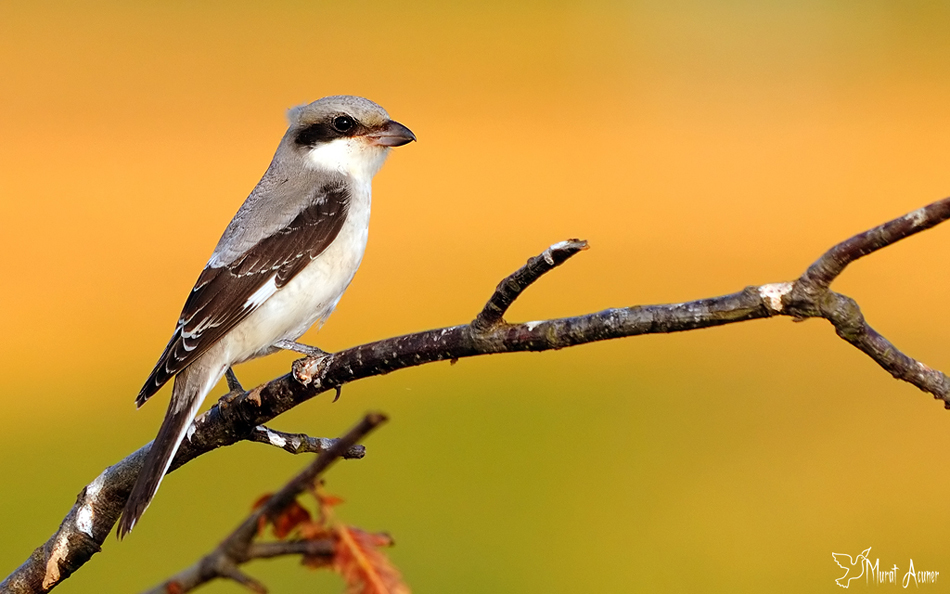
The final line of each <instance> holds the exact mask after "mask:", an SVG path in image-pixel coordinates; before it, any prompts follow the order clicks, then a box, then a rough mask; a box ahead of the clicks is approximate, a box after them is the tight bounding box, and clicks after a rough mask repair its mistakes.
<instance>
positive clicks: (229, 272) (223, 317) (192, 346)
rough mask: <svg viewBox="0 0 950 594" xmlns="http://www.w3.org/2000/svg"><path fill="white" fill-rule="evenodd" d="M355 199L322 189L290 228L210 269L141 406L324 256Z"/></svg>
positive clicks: (184, 313) (197, 287)
mask: <svg viewBox="0 0 950 594" xmlns="http://www.w3.org/2000/svg"><path fill="white" fill-rule="evenodd" d="M349 200H350V196H349V192H347V190H346V188H345V187H344V186H342V185H340V184H334V185H329V186H325V187H323V188H320V190H319V191H318V192H316V193H315V195H314V197H313V199H312V200H311V201H310V205H309V206H307V207H306V208H304V209H303V210H302V211H301V212H300V214H298V215H297V217H296V218H294V219H293V220H292V221H291V222H290V224H289V225H287V226H286V227H284V228H283V229H280V230H279V231H277V232H276V233H274V234H273V235H270V236H268V237H265V238H264V239H262V240H261V241H259V242H258V243H257V244H255V245H254V246H252V247H251V248H250V249H248V250H247V251H246V252H244V253H243V254H242V255H240V256H238V257H237V258H235V259H234V261H232V262H231V263H229V264H227V265H226V266H220V267H215V268H211V267H208V268H205V269H204V270H203V271H202V272H201V276H199V277H198V282H197V283H195V288H194V289H192V290H191V294H190V295H189V296H188V300H187V301H186V302H185V307H184V309H183V310H182V312H181V318H179V320H178V327H177V328H175V332H174V334H172V338H171V340H170V341H169V342H168V346H166V347H165V352H164V353H162V356H161V357H160V358H159V360H158V363H156V364H155V369H153V370H152V373H151V375H149V377H148V380H146V382H145V386H144V387H143V388H142V391H141V392H139V395H138V397H137V398H136V399H135V402H136V404H137V405H138V406H142V404H144V403H145V401H146V400H148V399H149V398H150V397H151V396H152V395H153V394H155V393H156V392H158V390H159V389H161V387H162V386H163V385H165V383H166V382H167V381H168V380H170V379H171V378H172V377H174V376H175V374H177V373H178V372H180V371H181V370H182V369H184V368H185V367H187V366H188V365H189V364H190V363H191V362H192V361H194V360H195V359H197V358H198V357H200V356H201V355H202V354H203V353H204V352H205V351H207V350H208V349H209V348H210V347H211V345H213V344H214V343H215V342H217V341H218V339H219V338H221V337H222V336H224V334H225V333H226V332H228V331H229V330H230V329H231V328H233V327H234V326H235V325H237V323H238V322H240V321H241V320H243V319H244V318H246V317H247V316H248V315H250V313H251V312H253V311H254V310H255V309H257V308H258V307H260V305H261V303H263V302H264V301H266V298H267V297H269V296H270V291H271V290H273V289H278V290H279V289H280V288H281V287H283V286H284V285H286V284H287V283H288V282H290V279H292V278H294V277H295V276H296V275H297V274H298V273H299V272H300V271H301V270H303V269H304V268H305V267H306V266H307V264H309V263H310V262H311V261H312V260H313V259H314V258H316V257H317V256H319V255H320V254H321V253H323V251H324V250H326V249H327V246H329V245H330V243H332V242H333V240H334V239H336V236H337V235H338V234H339V233H340V229H341V228H342V227H343V222H344V221H345V220H346V214H347V211H348V209H349ZM270 283H273V285H270Z"/></svg>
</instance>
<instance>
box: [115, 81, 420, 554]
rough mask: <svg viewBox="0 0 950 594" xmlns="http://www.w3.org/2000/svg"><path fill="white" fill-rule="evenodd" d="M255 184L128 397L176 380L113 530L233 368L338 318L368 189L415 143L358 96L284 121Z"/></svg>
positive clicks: (324, 102) (365, 219)
mask: <svg viewBox="0 0 950 594" xmlns="http://www.w3.org/2000/svg"><path fill="white" fill-rule="evenodd" d="M289 120H290V127H289V128H288V129H287V132H286V134H284V137H283V138H282V139H281V141H280V144H279V145H278V146H277V152H276V153H275V154H274V158H273V160H272V161H271V164H270V166H269V167H268V168H267V171H266V172H265V173H264V177H262V178H261V181H259V182H258V183H257V186H256V187H255V188H254V190H253V191H252V192H251V194H250V196H248V198H247V200H245V201H244V204H243V205H241V208H240V209H239V210H238V212H237V214H235V215H234V218H233V219H232V220H231V223H230V224H229V225H228V226H227V228H226V229H225V230H224V234H223V235H222V236H221V239H220V240H219V241H218V245H217V246H216V247H215V248H214V252H213V253H212V254H211V259H210V260H208V264H207V265H206V266H205V268H204V270H203V271H202V272H201V275H200V276H199V277H198V281H197V282H196V283H195V287H194V289H192V290H191V293H190V294H189V295H188V299H187V300H186V301H185V307H184V309H183V310H182V313H181V317H180V318H179V320H178V325H177V327H176V328H175V332H174V333H173V334H172V337H171V340H170V341H169V342H168V346H166V347H165V352H164V353H162V356H161V357H160V358H159V360H158V363H157V364H156V365H155V369H154V370H153V371H152V373H151V375H149V377H148V380H147V381H146V382H145V386H144V387H143V388H142V391H141V392H140V393H139V395H138V398H136V401H135V402H136V404H137V405H138V406H142V405H143V404H145V401H146V400H148V399H149V398H151V397H152V396H153V395H154V394H155V393H156V392H158V390H159V389H160V388H161V387H162V386H163V385H164V384H165V383H166V382H168V381H169V380H170V379H171V378H173V377H174V378H175V386H174V389H173V390H172V398H171V403H170V404H169V406H168V412H166V413H165V420H164V421H163V422H162V426H161V428H160V429H159V431H158V436H157V437H156V438H155V440H154V441H153V442H152V447H151V449H150V450H149V452H148V455H147V457H146V459H145V463H144V465H143V467H142V470H141V472H140V473H139V476H138V479H137V480H136V482H135V486H134V487H133V488H132V492H131V494H130V495H129V499H128V501H127V503H126V505H125V509H124V510H123V512H122V517H121V519H120V520H119V524H118V529H117V533H118V535H119V537H120V538H121V537H123V536H125V535H126V534H128V533H129V532H130V531H131V530H132V528H133V527H134V526H135V523H136V522H137V521H138V519H139V518H140V517H141V516H142V514H143V513H144V512H145V509H146V508H147V507H148V505H149V503H150V502H151V500H152V498H153V497H154V496H155V493H156V491H157V490H158V486H159V483H161V480H162V477H163V476H164V475H165V473H166V472H167V471H168V468H169V466H170V465H171V463H172V459H173V458H174V457H175V452H177V451H178V448H179V446H180V445H181V442H182V440H183V439H184V437H185V434H186V433H187V431H188V428H189V426H190V425H191V423H192V421H193V419H194V416H195V414H196V413H197V411H198V408H199V407H200V406H201V403H202V401H203V400H204V398H205V396H206V395H207V394H208V392H210V391H211V389H212V388H213V387H214V386H215V384H217V383H218V381H219V380H220V379H221V377H222V376H223V375H224V374H225V373H226V372H227V371H228V370H229V369H230V368H231V366H232V365H235V364H237V363H241V362H242V361H247V360H249V359H253V358H255V357H260V356H263V355H267V354H270V353H273V352H276V351H277V350H279V349H290V350H296V351H300V352H304V353H307V354H315V353H320V352H321V351H319V349H314V348H313V347H306V346H305V345H300V344H298V343H296V342H294V341H295V340H296V339H297V338H299V337H300V335H302V334H303V333H304V332H306V331H307V329H308V328H310V327H311V326H312V325H313V324H315V323H317V322H321V323H322V322H323V321H325V320H326V318H327V316H329V315H330V313H331V312H332V311H333V308H334V307H336V304H337V302H338V301H339V300H340V297H341V296H342V295H343V291H345V290H346V287H347V286H348V285H349V284H350V281H351V280H352V279H353V275H354V274H356V269H357V268H358V267H359V265H360V260H361V259H362V258H363V251H364V250H365V248H366V239H367V236H368V232H369V212H370V194H371V187H370V186H371V182H372V179H373V176H374V175H375V174H376V172H377V171H379V168H380V167H381V166H382V165H383V161H384V160H385V159H386V155H387V153H388V152H389V149H390V148H392V147H397V146H402V145H404V144H408V143H410V142H412V141H413V140H415V139H416V137H415V135H413V133H412V132H411V131H410V130H409V128H407V127H405V126H403V125H402V124H400V123H398V122H395V121H393V120H391V119H389V115H388V114H387V113H386V111H385V110H384V109H383V108H382V107H380V106H379V105H377V104H375V103H373V102H372V101H369V100H367V99H363V98H361V97H351V96H334V97H325V98H323V99H320V100H319V101H314V102H313V103H310V104H309V105H303V106H300V107H296V108H294V109H292V110H290V112H289Z"/></svg>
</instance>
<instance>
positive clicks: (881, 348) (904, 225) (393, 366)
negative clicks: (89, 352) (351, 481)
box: [0, 199, 950, 593]
mask: <svg viewBox="0 0 950 594" xmlns="http://www.w3.org/2000/svg"><path fill="white" fill-rule="evenodd" d="M948 218H950V199H946V200H941V201H939V202H936V203H934V204H931V205H929V206H926V207H924V208H921V209H919V210H917V211H914V212H912V213H910V214H908V215H905V216H903V217H900V218H898V219H895V220H893V221H890V222H887V223H884V224H883V225H879V226H877V227H875V228H873V229H870V230H868V231H866V232H864V233H861V234H859V235H856V236H854V237H852V238H851V239H848V240H847V241H844V242H842V243H840V244H838V245H837V246H835V247H833V248H832V249H831V250H829V251H828V252H827V253H825V254H824V255H823V256H822V257H821V258H819V259H818V260H817V261H816V262H815V263H814V264H813V265H812V266H811V267H809V269H808V270H807V271H806V272H805V273H804V274H803V275H802V276H801V277H800V278H799V279H796V280H794V281H791V282H781V283H772V284H767V285H761V286H752V287H746V288H745V289H744V290H742V291H740V292H738V293H733V294H731V295H723V296H720V297H713V298H710V299H700V300H697V301H690V302H687V303H675V304H665V305H647V306H634V307H623V308H615V309H608V310H605V311H601V312H596V313H591V314H586V315H581V316H576V317H569V318H560V319H553V320H545V321H538V322H527V323H522V324H510V323H507V322H505V321H504V318H503V316H504V314H505V312H506V311H507V309H508V307H509V306H510V305H511V303H512V302H513V301H514V300H515V299H516V298H517V297H518V296H519V295H520V294H521V292H522V291H523V290H524V289H525V288H526V287H528V286H529V285H530V284H531V283H533V282H534V281H535V280H537V279H538V278H539V277H540V276H541V275H543V274H544V273H546V272H548V271H549V270H551V269H552V268H554V267H555V266H557V265H558V264H560V263H562V262H564V261H565V260H567V259H568V258H569V257H571V256H572V255H573V254H575V253H577V252H578V251H579V250H581V249H583V248H584V247H585V246H586V243H585V242H581V241H577V240H571V241H568V242H561V243H558V244H554V245H553V246H551V247H550V248H549V249H548V250H545V252H544V253H542V254H541V255H539V256H536V257H535V258H532V259H531V260H529V261H528V264H527V265H526V266H524V267H523V268H521V269H520V270H518V271H517V272H515V273H514V274H512V275H511V276H509V277H508V278H506V279H505V280H504V281H502V283H501V284H500V285H499V287H498V289H496V291H495V293H494V294H493V295H492V297H491V299H490V300H489V302H488V304H487V305H486V306H485V308H484V309H483V310H482V312H481V313H479V314H478V316H477V317H476V318H475V320H474V321H473V322H472V323H471V324H466V325H461V326H453V327H449V328H440V329H436V330H428V331H425V332H417V333H414V334H408V335H405V336H399V337H394V338H388V339H385V340H380V341H377V342H373V343H369V344H364V345H360V346H357V347H353V348H350V349H347V350H344V351H340V352H338V353H332V354H327V355H323V356H320V357H314V358H305V359H300V360H298V361H295V362H294V364H293V368H292V372H291V373H289V374H287V375H284V376H282V377H279V378H277V379H275V380H273V381H271V382H268V383H267V384H264V385H262V386H258V387H257V388H254V389H253V390H251V391H249V392H241V393H238V392H232V393H230V394H228V395H227V397H225V398H222V399H221V400H220V401H219V402H218V403H217V404H216V405H215V406H214V407H212V408H211V410H209V411H208V412H207V413H205V414H204V415H202V416H201V417H199V418H198V419H197V420H196V422H195V426H196V427H195V432H194V434H193V435H192V436H191V438H190V440H188V441H186V442H185V443H184V444H182V447H181V449H180V450H179V452H178V454H177V455H176V457H175V460H174V462H173V463H172V470H174V469H175V468H178V467H179V466H181V465H182V464H185V463H187V462H188V461H190V460H192V459H194V458H196V457H197V456H200V455H202V454H205V453H207V452H209V451H211V450H213V449H216V448H218V447H221V446H226V445H231V444H233V443H236V442H238V441H241V440H243V439H254V433H255V432H257V427H258V426H261V425H263V424H265V423H267V422H269V421H270V420H271V419H273V418H274V417H276V416H278V415H280V414H282V413H284V412H286V411H288V410H290V409H291V408H293V407H295V406H297V405H298V404H300V403H302V402H305V401H307V400H309V399H310V398H313V397H314V396H317V395H318V394H321V393H323V392H326V391H328V390H339V388H340V387H341V386H343V384H346V383H349V382H352V381H356V380H359V379H362V378H366V377H371V376H375V375H381V374H385V373H389V372H391V371H395V370H397V369H403V368H406V367H414V366H417V365H423V364H426V363H432V362H435V361H442V360H446V359H448V360H454V359H460V358H463V357H473V356H478V355H487V354H493V353H506V352H515V351H544V350H550V349H560V348H564V347H569V346H574V345H578V344H584V343H589V342H596V341H600V340H608V339H613V338H620V337H625V336H637V335H640V334H657V333H669V332H683V331H687V330H696V329H699V328H709V327H712V326H721V325H724V324H732V323H735V322H742V321H745V320H753V319H760V318H769V317H774V316H790V317H792V318H794V319H804V318H815V317H817V318H824V319H827V320H828V321H829V322H831V323H832V324H833V325H834V327H835V330H836V332H837V333H838V335H839V336H841V337H842V338H843V339H844V340H846V341H848V342H849V343H851V344H852V345H854V346H855V347H857V348H858V349H860V350H861V351H862V352H864V353H866V354H867V355H868V356H869V357H871V358H872V359H873V360H874V361H875V362H877V363H878V365H880V366H881V367H883V368H884V369H885V370H887V371H888V372H889V373H890V374H891V375H893V376H894V377H895V378H898V379H901V380H903V381H906V382H909V383H911V384H913V385H915V386H917V387H918V388H920V389H921V390H924V391H926V392H929V393H931V394H933V395H934V396H935V397H937V398H939V399H942V400H943V401H944V403H945V404H946V405H947V406H948V407H950V380H948V378H947V376H946V375H944V374H943V373H942V372H940V371H937V370H934V369H931V368H930V367H927V366H926V365H924V364H923V363H920V362H918V361H916V360H914V359H913V358H911V357H909V356H907V355H905V354H904V353H902V352H901V351H899V350H898V349H897V348H896V347H895V346H894V345H893V344H891V343H890V342H889V341H888V340H887V339H886V338H884V337H883V336H881V335H880V334H878V333H877V332H876V331H874V329H873V328H871V327H870V326H869V325H868V324H867V323H866V322H865V320H864V317H863V315H862V314H861V311H860V309H859V308H858V306H857V304H856V303H855V302H854V300H852V299H851V298H849V297H846V296H844V295H841V294H839V293H836V292H834V291H831V290H830V288H829V287H830V285H831V283H832V281H834V279H835V278H837V277H838V275H840V274H841V272H842V271H843V270H844V269H845V267H846V266H847V265H848V264H850V263H851V262H853V261H854V260H856V259H858V258H860V257H862V256H865V255H867V254H870V253H872V252H874V251H876V250H879V249H882V248H884V247H887V246H888V245H891V244H892V243H894V242H896V241H900V240H901V239H903V238H905V237H909V236H910V235H913V234H914V233H918V232H920V231H923V230H925V229H928V228H930V227H933V226H935V225H937V224H939V223H941V222H943V221H945V220H947V219H948ZM148 447H149V446H145V447H144V448H142V449H140V450H138V451H137V452H135V453H133V454H132V455H130V456H129V457H127V458H126V459H125V460H122V461H121V462H119V463H117V464H116V465H114V466H112V467H110V468H108V469H106V471H105V472H104V473H103V474H102V475H100V476H99V477H98V478H97V479H96V480H95V481H93V482H92V483H90V485H89V486H88V487H87V488H86V489H84V490H83V492H82V493H80V496H79V498H78V500H77V502H76V504H75V505H74V506H73V509H72V510H71V511H70V512H69V514H68V515H67V516H66V519H65V520H64V521H63V523H62V525H61V526H60V528H59V530H58V531H57V532H56V533H55V534H54V535H53V536H52V537H51V538H50V539H49V541H47V542H46V543H45V544H44V545H42V546H41V547H39V548H38V549H36V551H34V553H33V555H32V556H31V557H30V558H29V559H27V560H26V562H24V563H23V565H21V566H20V567H19V568H18V569H17V570H15V571H14V572H13V573H12V574H10V576H8V577H7V578H6V579H5V580H4V581H3V582H2V583H0V592H17V593H20V592H23V593H34V592H45V591H48V590H49V589H51V588H52V587H53V586H55V585H56V584H57V583H58V582H60V581H61V580H63V579H65V578H66V577H68V576H69V574H70V573H71V572H72V571H75V570H76V569H77V568H79V567H81V566H82V565H83V564H84V563H85V562H86V561H88V560H89V558H90V557H91V556H92V555H93V554H94V553H96V552H97V551H98V550H99V545H100V544H101V543H102V542H103V541H104V540H105V538H106V537H107V536H108V534H109V532H110V530H111V528H112V526H113V524H114V523H115V522H116V520H117V519H118V516H119V513H120V512H121V510H122V506H123V505H124V503H125V500H126V498H127V497H128V493H129V491H130V490H131V487H132V483H133V482H134V480H135V477H136V475H137V473H138V471H139V469H140V468H141V464H142V460H143V458H144V455H145V453H146V452H147V449H148Z"/></svg>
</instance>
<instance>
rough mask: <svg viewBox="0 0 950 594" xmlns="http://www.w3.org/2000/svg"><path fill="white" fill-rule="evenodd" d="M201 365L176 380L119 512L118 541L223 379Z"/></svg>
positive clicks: (152, 493) (217, 371)
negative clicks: (162, 415)
mask: <svg viewBox="0 0 950 594" xmlns="http://www.w3.org/2000/svg"><path fill="white" fill-rule="evenodd" d="M201 363H202V362H201V361H196V362H195V363H193V364H192V365H189V366H188V367H187V368H186V369H184V370H183V371H182V372H181V373H179V374H178V376H177V377H175V387H174V389H173V390H172V400H171V403H170V404H169V405H168V411H167V412H166V413H165V420H164V421H162V427H161V429H159V430H158V435H157V436H156V437H155V440H154V441H153V442H152V447H151V449H149V451H148V454H147V455H146V456H145V462H144V464H143V465H142V470H140V471H139V476H138V478H137V479H136V480H135V485H134V486H133V487H132V492H131V493H130V494H129V499H128V501H126V503H125V509H123V510H122V517H121V518H120V519H119V524H118V528H117V529H116V535H117V536H118V537H119V538H123V537H124V536H125V535H126V534H128V533H129V532H131V531H132V528H133V527H134V526H135V523H136V522H137V521H138V519H139V518H141V517H142V514H144V513H145V509H146V508H148V505H149V503H151V502H152V498H153V497H155V493H156V492H157V491H158V486H159V485H160V484H161V482H162V478H163V477H164V476H165V473H166V472H168V468H169V466H171V463H172V460H173V459H174V458H175V453H176V452H177V451H178V448H179V446H181V442H182V440H184V438H185V435H186V434H187V433H188V428H189V427H190V425H191V422H192V420H193V419H194V417H195V414H196V413H197V412H198V408H199V407H200V406H201V402H202V401H203V400H204V398H205V395H207V393H208V392H210V391H211V389H212V388H213V387H214V385H215V384H216V383H218V380H220V379H221V376H222V375H224V368H221V369H217V368H208V367H206V366H204V365H202V364H201Z"/></svg>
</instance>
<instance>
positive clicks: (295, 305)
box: [227, 184, 371, 363]
mask: <svg viewBox="0 0 950 594" xmlns="http://www.w3.org/2000/svg"><path fill="white" fill-rule="evenodd" d="M370 202H371V200H370V189H369V185H368V184H366V185H365V187H362V188H361V187H356V188H354V189H353V191H352V193H351V202H350V206H349V209H348V211H347V215H346V221H345V222H344V223H343V227H342V228H341V229H340V233H339V234H338V235H337V237H336V239H334V240H333V242H332V243H330V245H329V246H327V248H326V249H325V250H324V251H323V252H321V253H320V254H319V255H318V256H317V257H316V258H314V259H313V260H312V261H311V262H310V264H308V265H307V266H306V267H305V268H304V269H303V270H301V271H300V272H299V273H298V274H297V275H296V276H295V277H294V278H292V279H291V280H290V282H288V283H287V284H286V285H284V286H283V287H282V288H281V289H279V290H278V291H277V292H276V293H274V294H273V295H272V296H271V297H270V298H269V299H267V300H266V301H265V302H264V303H263V304H261V306H260V307H259V308H258V309H257V310H256V311H254V312H253V313H252V314H251V315H249V316H248V317H247V318H246V319H245V320H244V321H242V322H241V323H240V324H238V325H237V326H236V327H235V328H234V330H233V331H232V332H230V333H229V335H228V338H229V339H230V340H229V342H230V344H229V345H228V348H227V350H228V351H230V356H229V357H228V358H229V359H230V360H231V361H233V362H234V363H239V362H241V361H246V360H248V359H252V358H254V357H256V356H260V355H263V354H266V353H267V352H269V350H270V347H271V345H272V344H273V343H274V342H277V341H278V340H296V339H297V338H299V337H300V335H302V334H303V333H304V332H306V331H307V330H308V329H309V328H310V327H311V326H313V325H314V324H315V323H316V322H318V321H320V322H323V321H325V320H326V318H327V317H328V316H329V315H330V314H331V313H332V312H333V309H334V308H335V307H336V304H337V302H339V300H340V297H342V296H343V292H344V291H345V290H346V288H347V287H348V286H349V284H350V281H352V280H353V276H354V275H355V274H356V271H357V269H358V268H359V265H360V262H361V261H362V259H363V253H364V251H365V250H366V242H367V239H368V237H369V214H370Z"/></svg>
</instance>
